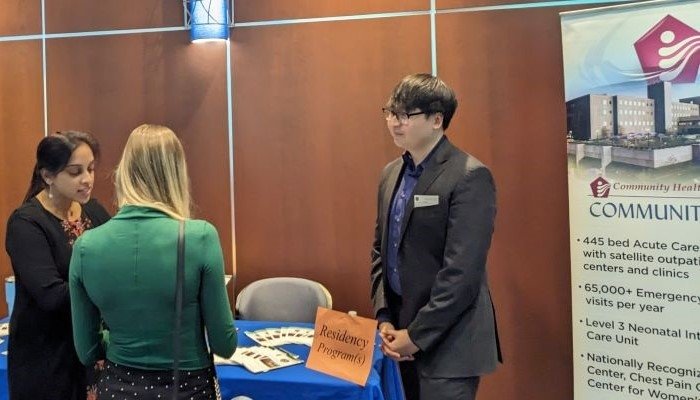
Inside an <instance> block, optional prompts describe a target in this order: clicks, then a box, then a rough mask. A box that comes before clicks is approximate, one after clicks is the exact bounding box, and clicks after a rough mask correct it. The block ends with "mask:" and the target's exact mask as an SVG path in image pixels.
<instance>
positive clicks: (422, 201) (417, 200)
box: [413, 194, 440, 208]
mask: <svg viewBox="0 0 700 400" xmlns="http://www.w3.org/2000/svg"><path fill="white" fill-rule="evenodd" d="M439 203H440V196H438V195H428V194H424V195H420V194H416V195H414V196H413V207H414V208H419V207H430V206H436V205H438V204H439Z"/></svg>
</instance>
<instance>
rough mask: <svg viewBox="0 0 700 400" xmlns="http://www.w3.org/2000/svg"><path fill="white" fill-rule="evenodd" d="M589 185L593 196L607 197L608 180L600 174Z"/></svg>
mask: <svg viewBox="0 0 700 400" xmlns="http://www.w3.org/2000/svg"><path fill="white" fill-rule="evenodd" d="M590 186H591V192H592V193H593V197H608V195H609V194H610V182H608V181H606V180H605V179H603V177H602V176H599V177H598V178H596V179H594V180H593V182H591V185H590Z"/></svg>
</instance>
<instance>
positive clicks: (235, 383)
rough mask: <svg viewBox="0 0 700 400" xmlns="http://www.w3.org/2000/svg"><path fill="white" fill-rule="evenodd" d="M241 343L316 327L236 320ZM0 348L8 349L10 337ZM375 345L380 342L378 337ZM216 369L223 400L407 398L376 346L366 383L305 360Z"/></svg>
mask: <svg viewBox="0 0 700 400" xmlns="http://www.w3.org/2000/svg"><path fill="white" fill-rule="evenodd" d="M235 324H236V327H237V328H238V345H239V346H242V347H248V346H254V345H256V344H255V343H254V342H253V341H252V340H251V339H250V338H249V337H247V336H246V335H245V334H244V333H243V332H244V331H253V330H257V329H264V328H275V327H282V326H304V327H313V324H303V323H289V322H261V321H236V322H235ZM3 339H4V342H3V343H1V344H0V351H5V350H7V337H4V338H3ZM378 340H379V339H377V341H376V342H375V346H378V343H379V341H378ZM281 347H282V348H284V349H285V350H288V351H291V352H293V353H295V354H298V355H300V356H301V358H302V359H304V361H306V359H307V358H308V355H309V348H308V347H307V346H303V345H293V344H290V345H284V346H281ZM216 371H217V373H218V375H219V382H220V384H221V394H222V397H223V399H224V400H230V399H231V398H233V397H235V396H248V397H250V398H252V399H253V400H278V399H305V400H306V399H308V400H404V395H403V389H402V386H401V378H400V374H399V370H398V365H397V364H396V362H394V361H392V360H391V359H388V358H386V357H384V355H383V354H382V352H381V351H379V348H378V347H376V348H375V352H374V360H373V364H372V370H371V371H370V375H369V378H368V379H367V384H366V386H365V387H361V386H359V385H356V384H354V383H351V382H347V381H344V380H341V379H338V378H335V377H332V376H329V375H325V374H322V373H320V372H317V371H314V370H310V369H307V368H306V367H305V366H304V364H298V365H294V366H291V367H286V368H280V369H277V370H272V371H269V372H265V373H261V374H253V373H251V372H248V370H246V369H245V368H243V367H240V366H230V365H218V366H217V367H216ZM7 397H8V396H7V357H6V356H0V400H6V399H7Z"/></svg>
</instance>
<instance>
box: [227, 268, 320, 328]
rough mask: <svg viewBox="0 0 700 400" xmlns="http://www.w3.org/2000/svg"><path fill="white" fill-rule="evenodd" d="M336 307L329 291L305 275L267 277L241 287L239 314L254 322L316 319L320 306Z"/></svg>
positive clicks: (238, 305)
mask: <svg viewBox="0 0 700 400" xmlns="http://www.w3.org/2000/svg"><path fill="white" fill-rule="evenodd" d="M319 306H321V307H325V308H333V299H332V297H331V294H330V292H328V289H326V288H325V287H324V286H323V285H322V284H320V283H318V282H315V281H312V280H309V279H304V278H290V277H279V278H267V279H261V280H259V281H255V282H253V283H251V284H250V285H248V286H246V287H245V288H243V290H241V292H240V293H239V294H238V297H237V298H236V310H238V317H239V318H240V319H244V320H252V321H283V322H314V321H315V320H316V308H317V307H319Z"/></svg>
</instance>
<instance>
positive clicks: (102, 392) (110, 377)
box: [97, 360, 221, 400]
mask: <svg viewBox="0 0 700 400" xmlns="http://www.w3.org/2000/svg"><path fill="white" fill-rule="evenodd" d="M179 374H180V388H179V390H178V398H180V399H198V400H199V399H201V400H217V399H221V391H220V390H219V382H218V381H217V379H216V371H215V370H214V367H213V366H212V367H208V368H203V369H198V370H193V371H180V372H179ZM173 380H174V378H173V371H171V370H156V371H153V370H143V369H138V368H131V367H127V366H124V365H119V364H115V363H113V362H111V361H109V360H107V361H106V362H105V366H104V370H103V371H102V372H101V375H100V377H99V380H98V382H97V399H110V400H111V399H118V400H122V399H123V400H132V399H134V400H141V399H171V398H172V393H173Z"/></svg>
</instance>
